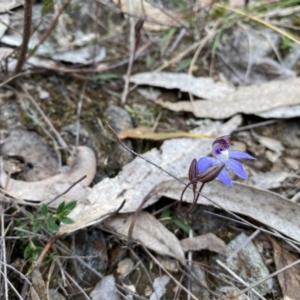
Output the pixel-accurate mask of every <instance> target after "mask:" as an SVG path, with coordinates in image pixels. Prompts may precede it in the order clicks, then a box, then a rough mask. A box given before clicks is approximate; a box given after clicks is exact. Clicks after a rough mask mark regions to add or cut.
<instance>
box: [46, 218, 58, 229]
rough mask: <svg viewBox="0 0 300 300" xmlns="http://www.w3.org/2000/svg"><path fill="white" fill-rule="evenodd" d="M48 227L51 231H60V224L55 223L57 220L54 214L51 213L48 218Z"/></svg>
mask: <svg viewBox="0 0 300 300" xmlns="http://www.w3.org/2000/svg"><path fill="white" fill-rule="evenodd" d="M46 227H47V229H48V230H49V231H50V232H57V231H58V226H57V224H56V223H55V220H54V218H53V215H49V216H48V218H47V224H46Z"/></svg>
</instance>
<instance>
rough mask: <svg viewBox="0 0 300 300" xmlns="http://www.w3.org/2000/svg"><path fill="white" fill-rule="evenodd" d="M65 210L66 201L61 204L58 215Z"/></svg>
mask: <svg viewBox="0 0 300 300" xmlns="http://www.w3.org/2000/svg"><path fill="white" fill-rule="evenodd" d="M64 210H65V201H63V202H62V203H61V204H59V205H58V208H57V210H56V214H57V215H60V214H61V213H62V212H63V211H64Z"/></svg>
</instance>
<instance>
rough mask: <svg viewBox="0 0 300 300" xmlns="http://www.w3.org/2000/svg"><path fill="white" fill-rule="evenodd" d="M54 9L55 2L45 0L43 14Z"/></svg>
mask: <svg viewBox="0 0 300 300" xmlns="http://www.w3.org/2000/svg"><path fill="white" fill-rule="evenodd" d="M52 11H53V2H52V1H51V0H43V5H42V16H45V15H46V14H48V13H50V12H52Z"/></svg>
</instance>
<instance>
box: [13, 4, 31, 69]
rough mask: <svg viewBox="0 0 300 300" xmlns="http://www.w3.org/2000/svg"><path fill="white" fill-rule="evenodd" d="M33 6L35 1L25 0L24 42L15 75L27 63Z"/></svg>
mask: <svg viewBox="0 0 300 300" xmlns="http://www.w3.org/2000/svg"><path fill="white" fill-rule="evenodd" d="M32 5H33V0H25V4H24V30H23V41H22V45H21V48H20V52H19V59H18V62H17V65H16V69H15V74H18V73H19V72H20V71H21V69H22V67H23V64H24V63H25V60H26V54H27V50H28V42H29V40H30V33H31V21H32Z"/></svg>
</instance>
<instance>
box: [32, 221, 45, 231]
mask: <svg viewBox="0 0 300 300" xmlns="http://www.w3.org/2000/svg"><path fill="white" fill-rule="evenodd" d="M31 225H32V231H34V232H38V231H39V230H40V229H41V227H42V222H41V221H40V220H37V219H34V220H32V223H31Z"/></svg>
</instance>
